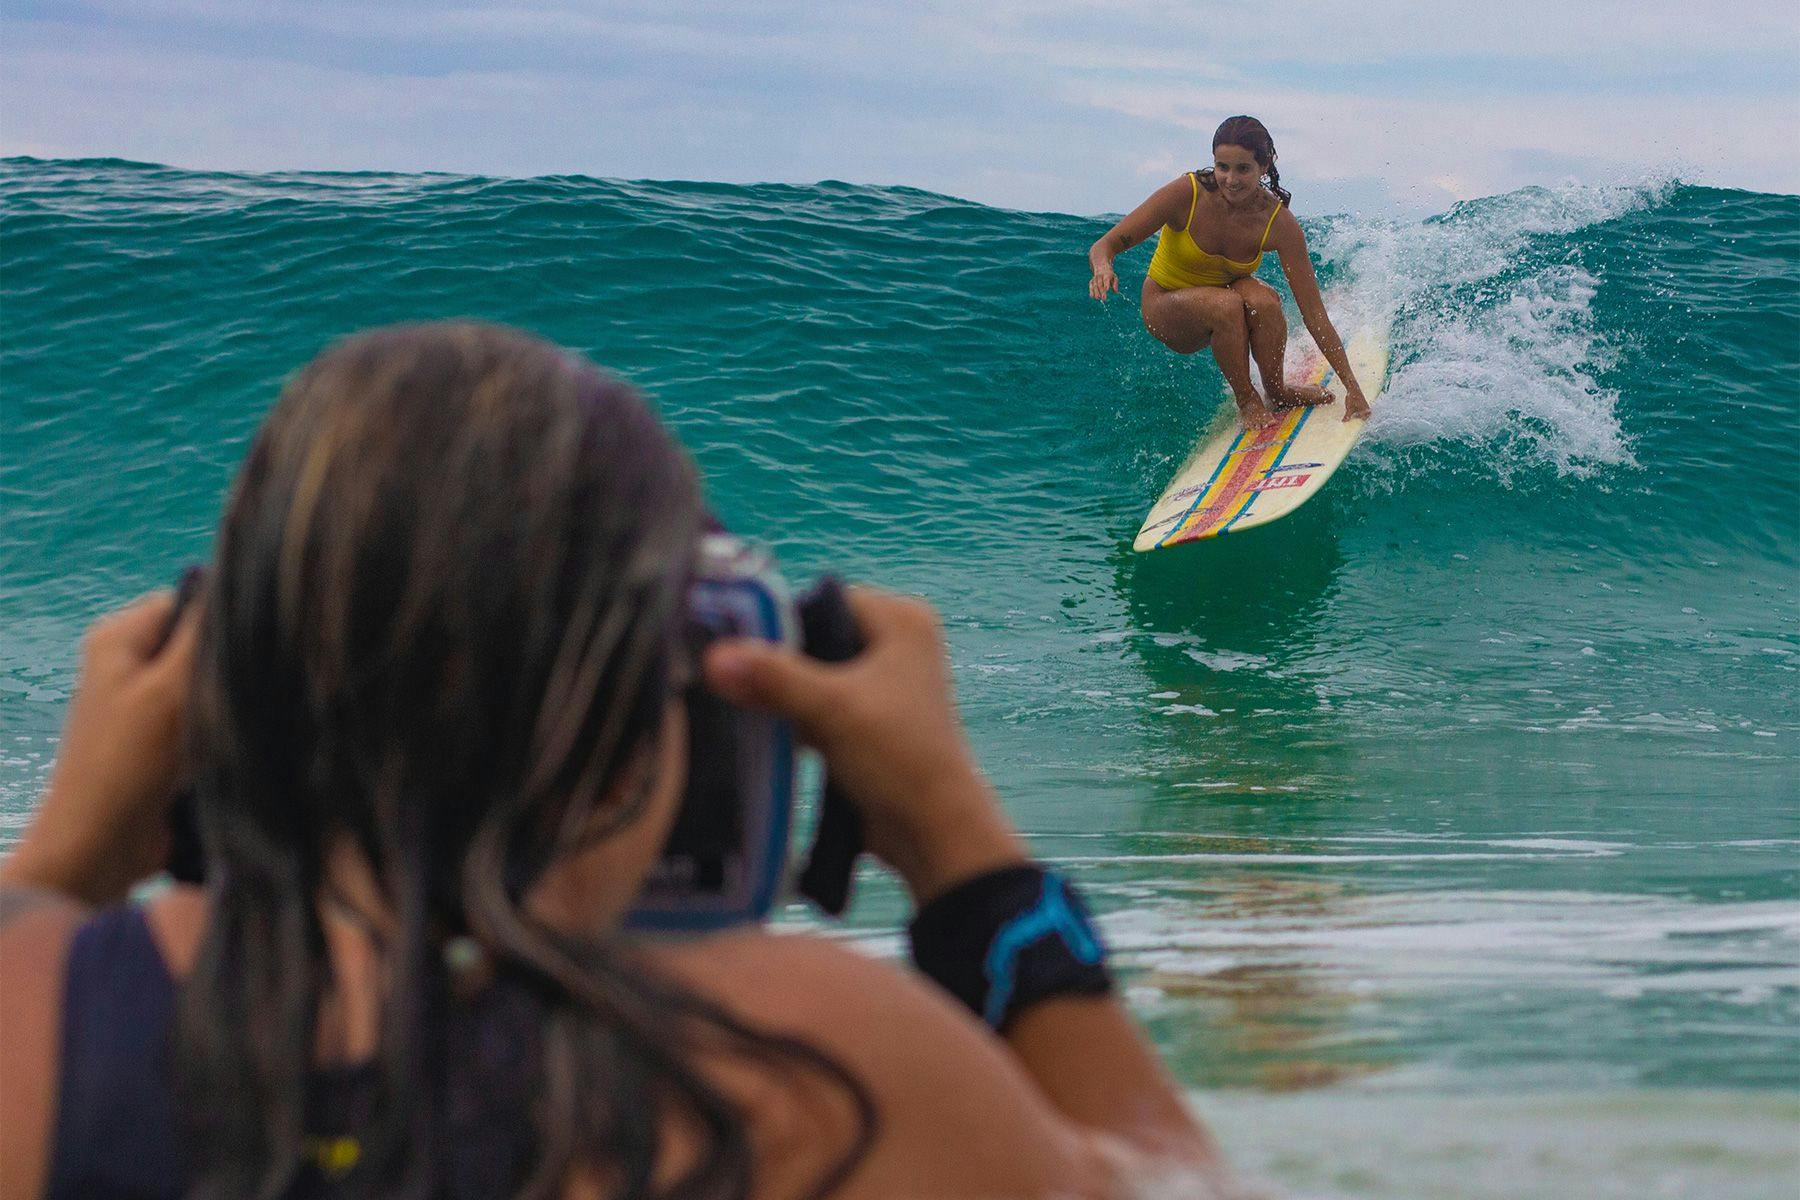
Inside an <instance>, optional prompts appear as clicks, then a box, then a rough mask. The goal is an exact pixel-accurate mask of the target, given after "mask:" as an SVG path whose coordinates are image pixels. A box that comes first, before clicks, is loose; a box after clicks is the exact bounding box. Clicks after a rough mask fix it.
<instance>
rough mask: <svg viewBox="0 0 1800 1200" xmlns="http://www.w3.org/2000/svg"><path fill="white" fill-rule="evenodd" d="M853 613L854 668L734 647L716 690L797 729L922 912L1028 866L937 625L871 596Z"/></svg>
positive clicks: (724, 645)
mask: <svg viewBox="0 0 1800 1200" xmlns="http://www.w3.org/2000/svg"><path fill="white" fill-rule="evenodd" d="M849 602H850V610H851V612H852V613H853V614H854V615H855V617H856V623H857V626H858V628H859V629H860V630H861V632H862V635H863V638H864V640H865V641H866V643H867V645H866V647H865V649H864V650H863V652H862V653H861V654H858V655H857V656H856V657H855V658H853V659H851V660H850V661H848V662H844V663H824V662H819V661H817V660H816V659H810V658H807V657H805V656H804V655H802V654H800V653H799V652H797V651H795V650H792V649H788V648H786V647H782V646H778V645H775V644H773V643H770V642H764V641H757V640H753V639H732V640H728V641H720V642H716V643H714V644H713V645H712V646H711V647H709V648H708V649H707V652H706V658H705V662H704V668H705V672H706V680H707V682H708V683H709V684H711V685H712V687H713V689H714V690H716V691H717V692H718V693H719V694H720V695H722V696H724V697H725V698H726V699H728V700H731V701H734V702H736V703H739V704H744V705H747V706H749V707H753V708H760V709H765V710H770V711H773V712H777V713H780V714H782V715H783V716H786V717H787V718H789V719H790V720H791V721H793V723H794V727H795V728H796V730H798V731H799V733H800V736H801V737H802V738H804V739H805V740H806V741H807V742H809V743H810V744H811V745H812V746H813V747H815V748H816V749H817V750H818V751H819V752H820V753H821V754H823V755H824V756H825V768H826V770H827V771H829V772H830V773H831V776H832V778H833V779H834V780H836V781H837V782H839V783H841V784H843V786H844V789H845V791H846V792H847V793H848V794H849V796H850V798H851V800H852V801H853V802H854V803H855V804H856V806H857V808H858V810H859V811H860V812H861V813H862V817H863V822H864V827H865V831H866V833H867V835H868V844H869V849H870V851H871V852H873V853H874V854H875V855H876V856H877V857H878V858H880V859H882V860H883V861H885V862H887V863H888V864H889V865H890V866H892V867H893V868H894V869H895V870H896V871H898V872H899V873H900V875H901V877H902V878H903V879H905V881H906V883H907V886H908V888H909V889H910V890H911V891H912V893H913V896H914V898H915V899H916V900H918V901H919V902H920V903H923V902H924V901H926V900H928V899H930V898H931V897H932V896H935V895H937V894H938V893H940V892H942V891H944V890H945V889H946V888H949V887H951V886H953V885H955V884H957V883H960V882H961V881H963V880H964V879H968V878H970V877H972V876H974V875H977V874H980V873H981V872H983V871H988V870H992V869H993V868H995V867H998V866H1003V865H1006V864H1008V863H1013V862H1019V861H1022V860H1024V859H1025V858H1026V853H1025V847H1024V843H1023V842H1022V841H1021V840H1020V838H1019V835H1018V834H1017V833H1016V832H1014V831H1013V828H1012V824H1011V822H1010V821H1008V820H1007V818H1006V814H1005V813H1004V812H1003V811H1002V810H1001V808H1000V802H999V800H998V798H997V797H996V796H995V795H994V790H993V788H992V787H991V786H990V785H989V784H988V781H987V779H986V777H985V776H983V775H982V773H981V768H980V766H979V765H978V764H977V763H976V761H975V755H974V752H973V751H972V750H971V749H970V747H969V742H968V738H967V736H966V735H965V734H964V732H963V727H962V720H961V718H960V717H958V715H957V712H956V700H955V697H954V695H953V694H952V688H951V682H950V664H949V661H948V656H947V655H946V653H945V648H944V638H943V630H942V628H941V626H940V625H939V623H938V618H937V614H936V613H935V612H934V611H933V610H932V608H931V606H930V605H928V604H926V603H924V602H923V601H920V600H915V599H912V598H911V597H906V596H896V595H892V594H889V593H886V592H878V591H872V590H870V589H868V588H852V589H851V590H850V592H849Z"/></svg>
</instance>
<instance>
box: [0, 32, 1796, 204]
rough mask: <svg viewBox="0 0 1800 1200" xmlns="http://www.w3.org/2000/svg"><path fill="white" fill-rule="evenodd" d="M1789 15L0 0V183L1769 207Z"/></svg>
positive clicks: (1783, 155) (1789, 43)
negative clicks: (319, 181)
mask: <svg viewBox="0 0 1800 1200" xmlns="http://www.w3.org/2000/svg"><path fill="white" fill-rule="evenodd" d="M1796 12H1800V5H1796V4H1793V3H1792V2H1791V0H1786V2H1775V0H1742V2H1739V3H1732V4H1729V5H1723V4H1707V3H1696V2H1695V0H1682V2H1678V3H1671V2H1669V0H1476V2H1472V3H1471V2H1466V0H1441V2H1438V3H1412V2H1407V3H1400V2H1397V0H1360V2H1358V3H1354V4H1351V3H1341V2H1333V0H1268V2H1266V3H1256V4H1231V5H1226V4H1218V3H1208V2H1190V3H1186V4H1183V3H1179V2H1177V0H1101V2H1082V3H1077V2H1074V0H1044V2H1041V3H1026V2H1024V0H944V2H940V0H904V2H897V3H868V2H865V0H835V2H831V0H827V2H821V3H800V2H798V0H741V2H740V0H706V2H701V3H681V2H680V0H607V2H592V3H583V2H581V0H496V2H495V3H491V4H479V3H474V2H472V0H463V2H461V3H458V2H456V0H260V2H259V0H243V2H235V3H234V2H233V0H0V154H6V155H18V154H26V155H33V156H37V157H98V156H105V157H117V158H127V159H134V160H139V161H146V162H160V163H167V164H171V165H174V166H181V167H191V168H197V169H207V170H221V169H232V170H255V171H264V170H333V169H344V170H392V171H426V170H429V171H449V172H456V173H469V174H485V175H544V174H583V175H595V176H608V177H615V178H630V179H710V180H722V181H728V182H757V181H779V182H791V183H810V182H814V181H817V180H821V179H838V180H845V181H848V182H852V183H870V184H906V185H910V186H913V187H920V188H926V189H929V190H932V191H937V192H944V193H948V194H951V195H955V196H961V197H965V198H968V199H972V200H978V201H981V202H983V203H987V204H997V205H1003V206H1006V207H1010V208H1019V209H1031V210H1054V211H1060V212H1072V213H1080V214H1094V213H1115V212H1123V211H1126V210H1128V209H1130V208H1132V207H1133V206H1135V205H1136V204H1137V203H1139V202H1140V201H1141V200H1142V199H1143V198H1144V197H1145V196H1146V195H1148V194H1149V192H1151V191H1153V190H1154V189H1155V188H1156V187H1157V186H1158V185H1160V184H1162V183H1164V182H1167V181H1168V180H1169V179H1171V178H1173V177H1174V176H1175V175H1177V174H1179V173H1180V172H1181V171H1182V170H1185V169H1187V168H1188V167H1191V166H1198V165H1203V164H1204V163H1205V162H1206V161H1207V160H1208V158H1209V157H1210V156H1209V149H1210V148H1209V145H1208V141H1209V139H1210V135H1211V132H1212V130H1213V128H1214V127H1215V126H1216V125H1217V124H1218V122H1219V121H1220V120H1222V119H1223V118H1225V117H1227V116H1230V115H1232V114H1234V113H1239V112H1246V113H1250V114H1252V115H1255V116H1257V117H1259V118H1261V119H1262V120H1263V122H1264V123H1265V124H1266V125H1267V126H1268V127H1269V129H1270V131H1271V132H1272V134H1273V135H1274V139H1275V144H1276V148H1277V150H1278V152H1279V154H1280V164H1281V172H1282V182H1283V184H1284V185H1285V186H1287V187H1288V189H1289V190H1290V191H1292V192H1293V193H1294V194H1295V209H1296V211H1298V212H1300V213H1302V214H1306V213H1309V212H1310V213H1329V212H1385V213H1394V214H1423V213H1429V212H1439V211H1443V210H1444V209H1447V208H1448V207H1449V206H1450V205H1451V204H1453V203H1454V202H1455V201H1457V200H1462V199H1469V198H1472V197H1476V196H1482V195H1492V194H1496V193H1501V192H1507V191H1511V190H1514V189H1516V188H1519V187H1523V186H1527V185H1530V184H1541V185H1552V186H1553V185H1557V184H1562V183H1566V182H1569V181H1577V182H1581V183H1590V184H1602V185H1604V184H1620V183H1623V184H1638V183H1643V182H1646V181H1656V182H1660V181H1664V180H1667V179H1671V178H1678V179H1681V180H1684V181H1687V182H1694V183H1706V184H1714V185H1718V186H1725V187H1739V188H1748V189H1753V190H1758V191H1778V192H1800V16H1796V15H1795V14H1796Z"/></svg>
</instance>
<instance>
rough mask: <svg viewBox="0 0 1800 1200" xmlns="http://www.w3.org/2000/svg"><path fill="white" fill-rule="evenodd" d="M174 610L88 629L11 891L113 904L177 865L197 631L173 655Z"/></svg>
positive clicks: (142, 611)
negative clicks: (51, 766) (175, 816)
mask: <svg viewBox="0 0 1800 1200" xmlns="http://www.w3.org/2000/svg"><path fill="white" fill-rule="evenodd" d="M174 604H175V601H174V596H173V593H168V592H165V593H160V594H158V595H154V596H150V597H147V598H145V599H143V600H140V601H138V602H137V603H136V604H133V605H132V606H131V607H130V608H127V609H124V610H122V611H120V612H116V613H113V614H112V615H111V616H108V617H103V618H101V619H100V620H99V621H96V622H95V623H94V624H93V625H92V626H91V627H90V628H89V629H88V632H87V636H86V638H85V639H84V640H83V642H82V652H81V674H80V676H79V677H78V678H77V679H76V681H75V697H74V699H73V700H72V701H71V702H70V704H69V714H68V717H67V719H66V720H65V721H64V723H63V738H62V745H61V747H60V749H59V751H58V753H57V756H56V768H55V770H54V771H53V772H52V773H51V776H50V786H49V787H48V788H47V789H45V792H44V798H43V802H42V804H40V805H39V807H38V811H37V815H36V816H35V817H33V818H32V822H31V827H30V828H29V829H27V830H26V832H25V836H24V837H23V838H22V839H21V840H20V842H19V845H18V847H17V849H15V850H14V851H13V853H12V855H11V856H10V857H9V858H8V859H7V860H6V863H5V865H4V868H3V870H0V877H3V878H4V881H5V882H7V883H11V884H21V885H27V886H31V887H41V888H45V889H47V890H50V891H57V892H61V893H63V894H64V895H67V896H70V897H73V898H74V899H77V900H80V901H82V902H84V903H87V904H93V905H101V904H111V903H114V902H116V901H119V900H122V899H124V898H125V895H126V892H127V891H129V889H130V888H131V885H132V884H134V883H136V882H137V881H138V880H140V879H143V878H145V877H146V876H148V875H151V874H154V873H155V872H156V870H157V869H158V868H159V867H161V866H162V864H163V862H164V861H165V860H166V859H167V858H168V840H169V829H168V813H169V805H170V804H171V803H172V802H173V801H174V798H175V788H176V776H177V774H178V772H179V770H180V766H181V727H182V721H183V719H184V716H185V714H186V711H187V694H188V676H189V674H190V672H191V668H192V665H193V661H194V641H195V627H196V624H197V622H196V620H195V617H194V614H192V613H188V614H185V615H183V617H182V618H181V620H180V622H179V623H178V624H177V625H176V627H175V630H174V632H173V634H172V635H170V637H169V638H168V641H167V643H166V644H163V634H164V631H165V630H166V629H167V628H168V624H169V619H170V617H171V615H172V614H173V612H174Z"/></svg>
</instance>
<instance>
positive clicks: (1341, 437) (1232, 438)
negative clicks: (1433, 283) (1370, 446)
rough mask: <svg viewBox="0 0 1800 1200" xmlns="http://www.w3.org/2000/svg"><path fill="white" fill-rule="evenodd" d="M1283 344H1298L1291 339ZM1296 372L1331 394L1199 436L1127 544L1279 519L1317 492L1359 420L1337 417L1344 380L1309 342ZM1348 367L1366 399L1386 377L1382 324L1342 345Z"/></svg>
mask: <svg viewBox="0 0 1800 1200" xmlns="http://www.w3.org/2000/svg"><path fill="white" fill-rule="evenodd" d="M1290 349H1292V350H1298V349H1300V347H1299V346H1295V345H1292V344H1291V343H1290ZM1306 349H1307V351H1308V352H1307V353H1306V354H1305V355H1304V356H1303V357H1302V359H1301V361H1300V363H1299V370H1297V371H1296V372H1295V374H1296V376H1298V378H1299V379H1300V380H1301V381H1302V382H1304V383H1309V384H1315V385H1318V386H1321V387H1324V388H1326V389H1327V390H1328V391H1330V392H1331V402H1330V403H1329V404H1320V405H1315V406H1314V407H1312V408H1298V409H1291V410H1289V411H1287V412H1284V413H1283V414H1281V419H1280V420H1279V421H1277V422H1276V423H1275V424H1273V425H1270V426H1268V427H1267V428H1265V429H1259V430H1246V429H1245V428H1244V426H1243V423H1242V422H1241V421H1239V420H1237V419H1236V418H1235V417H1234V418H1233V419H1232V421H1231V423H1230V424H1229V425H1226V426H1225V427H1224V428H1222V429H1220V430H1219V431H1218V432H1217V433H1214V434H1212V435H1210V436H1208V437H1205V438H1202V439H1201V441H1200V444H1199V445H1197V446H1195V447H1194V452H1193V453H1192V454H1190V455H1189V456H1188V460H1187V463H1186V465H1184V466H1183V467H1182V468H1181V470H1179V471H1177V472H1176V473H1175V478H1174V479H1172V480H1170V481H1169V486H1168V487H1166V488H1164V489H1163V494H1162V498H1161V499H1159V500H1158V501H1157V502H1156V505H1155V507H1153V508H1152V509H1151V510H1150V515H1149V516H1148V517H1146V518H1144V527H1143V528H1142V529H1140V530H1138V535H1137V540H1136V541H1134V542H1133V543H1132V544H1131V548H1132V549H1133V550H1138V551H1143V550H1159V549H1161V548H1162V547H1164V546H1178V545H1180V544H1181V543H1183V542H1197V541H1199V540H1200V539H1202V538H1210V537H1218V536H1220V535H1222V534H1226V533H1239V532H1241V531H1243V530H1245V529H1254V528H1255V527H1256V526H1258V525H1267V524H1268V523H1269V522H1270V521H1275V520H1279V519H1280V518H1282V517H1285V516H1287V515H1288V514H1289V513H1291V512H1293V511H1294V510H1295V509H1296V508H1299V507H1300V506H1301V505H1302V504H1305V503H1306V502H1307V501H1308V500H1310V499H1312V498H1313V497H1314V496H1315V495H1317V494H1318V491H1319V489H1320V488H1322V487H1324V486H1325V481H1326V480H1328V479H1330V478H1331V475H1332V472H1334V471H1336V470H1337V469H1338V465H1339V464H1340V463H1342V462H1343V461H1344V456H1345V455H1347V454H1349V453H1350V448H1351V447H1352V446H1354V445H1356V441H1357V439H1358V438H1360V437H1362V432H1363V426H1365V425H1367V424H1368V422H1367V421H1365V420H1357V421H1346V420H1344V385H1343V383H1342V382H1341V381H1340V380H1339V379H1338V378H1337V372H1335V371H1333V370H1332V369H1331V366H1330V364H1328V363H1327V362H1326V361H1325V359H1324V356H1323V355H1321V354H1320V353H1319V352H1318V349H1317V347H1314V346H1311V345H1310V344H1308V345H1307V347H1306ZM1344 349H1345V352H1346V353H1347V354H1348V355H1349V356H1350V369H1351V370H1352V371H1354V372H1356V381H1357V382H1358V383H1360V384H1361V385H1362V390H1363V395H1364V396H1366V397H1367V398H1368V400H1369V402H1370V404H1373V403H1374V402H1375V398H1376V396H1377V395H1379V394H1380V392H1381V388H1382V385H1383V384H1384V383H1386V381H1387V364H1388V339H1387V330H1386V329H1385V328H1376V327H1374V326H1366V327H1364V328H1363V329H1361V330H1359V331H1358V332H1357V333H1356V335H1355V336H1354V337H1352V338H1351V339H1350V343H1349V345H1347V346H1345V347H1344Z"/></svg>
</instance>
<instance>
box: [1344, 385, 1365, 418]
mask: <svg viewBox="0 0 1800 1200" xmlns="http://www.w3.org/2000/svg"><path fill="white" fill-rule="evenodd" d="M1368 415H1369V402H1368V400H1366V399H1364V397H1363V394H1362V389H1361V388H1360V387H1357V386H1356V385H1355V384H1351V385H1349V386H1348V387H1346V388H1345V389H1344V420H1346V421H1354V420H1356V419H1357V418H1359V417H1366V416H1368Z"/></svg>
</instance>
